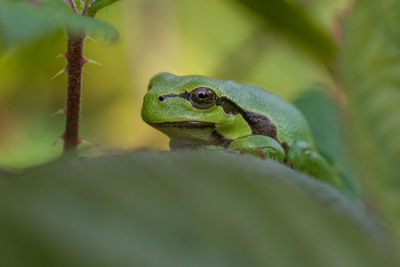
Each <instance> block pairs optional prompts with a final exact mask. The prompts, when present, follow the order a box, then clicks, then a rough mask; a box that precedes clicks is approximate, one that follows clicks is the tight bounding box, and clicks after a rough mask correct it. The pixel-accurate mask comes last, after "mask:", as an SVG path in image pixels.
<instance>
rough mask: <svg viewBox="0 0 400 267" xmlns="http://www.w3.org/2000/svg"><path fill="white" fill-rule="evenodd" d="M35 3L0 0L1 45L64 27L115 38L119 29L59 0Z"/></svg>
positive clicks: (12, 44)
mask: <svg viewBox="0 0 400 267" xmlns="http://www.w3.org/2000/svg"><path fill="white" fill-rule="evenodd" d="M42 3H43V6H41V7H37V6H34V5H31V4H29V3H26V2H8V1H3V2H0V40H1V43H0V48H9V47H11V46H15V45H21V44H25V43H28V42H32V41H34V40H37V39H40V38H42V37H44V36H46V35H48V34H51V33H53V32H55V31H57V30H61V29H64V28H65V27H67V28H68V29H69V30H71V31H75V32H84V31H87V32H88V33H89V34H93V35H103V36H104V37H105V38H106V39H110V40H116V39H118V37H119V34H118V31H117V30H116V29H115V28H114V27H113V26H111V25H109V24H107V23H106V22H103V21H100V20H97V19H94V18H90V17H83V16H80V15H78V14H74V13H73V11H72V10H71V9H70V8H69V7H68V6H67V5H65V4H64V3H63V2H62V1H54V0H42Z"/></svg>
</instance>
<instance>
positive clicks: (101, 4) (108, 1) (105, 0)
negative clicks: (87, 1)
mask: <svg viewBox="0 0 400 267" xmlns="http://www.w3.org/2000/svg"><path fill="white" fill-rule="evenodd" d="M118 1H120V0H96V1H94V3H93V4H92V5H91V6H90V7H89V10H88V14H89V16H93V15H95V14H96V13H97V12H98V11H99V10H100V9H103V8H105V7H107V6H109V5H112V4H114V3H115V2H118Z"/></svg>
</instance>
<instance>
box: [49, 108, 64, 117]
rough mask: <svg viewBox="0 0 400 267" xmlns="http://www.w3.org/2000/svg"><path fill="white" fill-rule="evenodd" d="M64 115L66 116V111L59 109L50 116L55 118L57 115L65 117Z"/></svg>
mask: <svg viewBox="0 0 400 267" xmlns="http://www.w3.org/2000/svg"><path fill="white" fill-rule="evenodd" d="M65 114H67V109H66V108H61V109H59V110H57V111H56V112H54V113H53V114H52V115H51V116H52V117H56V116H58V115H65Z"/></svg>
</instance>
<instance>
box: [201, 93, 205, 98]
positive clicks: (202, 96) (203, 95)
mask: <svg viewBox="0 0 400 267" xmlns="http://www.w3.org/2000/svg"><path fill="white" fill-rule="evenodd" d="M199 97H200V98H206V97H207V95H206V94H203V93H200V94H199Z"/></svg>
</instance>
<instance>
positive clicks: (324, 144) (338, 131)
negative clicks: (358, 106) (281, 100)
mask: <svg viewBox="0 0 400 267" xmlns="http://www.w3.org/2000/svg"><path fill="white" fill-rule="evenodd" d="M321 89H323V88H321ZM321 89H320V90H317V89H310V90H308V91H306V92H305V93H303V94H302V95H301V96H300V97H299V98H298V99H297V100H296V101H295V105H296V106H297V107H298V108H299V109H300V110H301V112H302V113H303V114H304V116H305V117H306V119H307V121H308V122H309V124H310V127H311V131H312V134H313V137H314V140H315V143H316V146H317V149H318V151H319V152H320V153H321V154H322V155H323V156H324V157H326V158H327V159H328V160H329V162H330V163H331V164H332V165H333V166H338V168H339V170H338V172H339V173H340V176H341V178H342V181H343V184H344V190H345V192H346V195H348V196H349V197H350V198H351V199H353V200H355V201H356V200H357V199H360V193H359V186H358V185H357V183H356V181H355V179H354V177H353V170H352V168H351V166H350V163H349V161H348V159H347V157H346V156H347V155H346V152H345V150H344V147H345V145H346V142H345V140H344V138H343V136H344V133H343V132H342V129H343V124H342V123H341V121H340V116H339V115H340V112H343V110H339V107H337V106H336V104H335V103H334V102H333V101H332V100H331V99H329V98H328V97H327V96H326V95H325V94H324V93H323V91H324V90H321Z"/></svg>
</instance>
